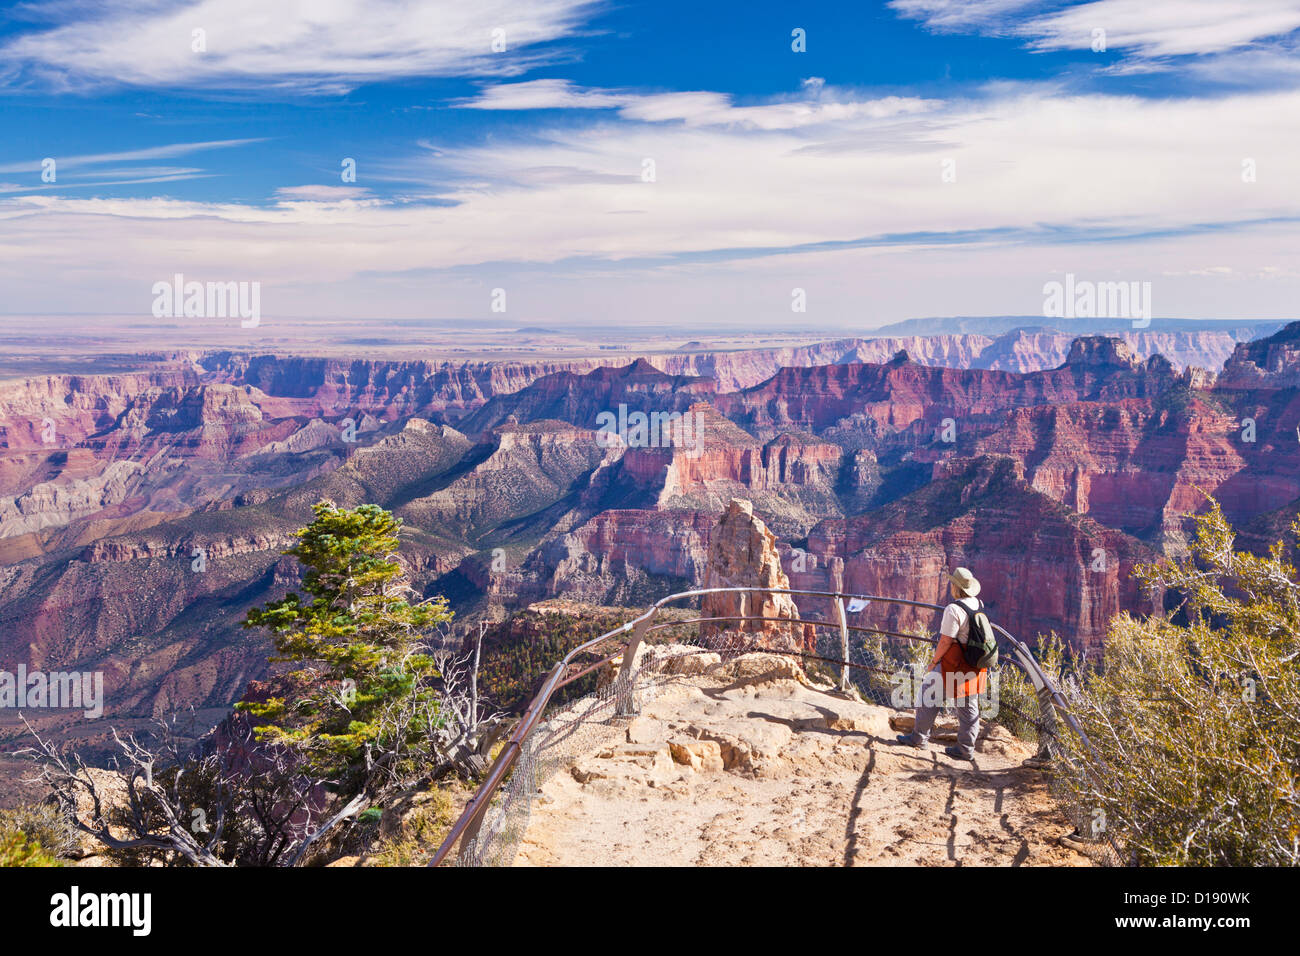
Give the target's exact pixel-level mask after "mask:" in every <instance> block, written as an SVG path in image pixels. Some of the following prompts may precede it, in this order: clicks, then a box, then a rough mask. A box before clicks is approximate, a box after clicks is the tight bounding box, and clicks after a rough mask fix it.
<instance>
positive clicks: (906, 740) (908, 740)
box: [894, 734, 925, 750]
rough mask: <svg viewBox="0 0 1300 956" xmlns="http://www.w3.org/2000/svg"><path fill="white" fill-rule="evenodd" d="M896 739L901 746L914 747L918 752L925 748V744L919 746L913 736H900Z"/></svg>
mask: <svg viewBox="0 0 1300 956" xmlns="http://www.w3.org/2000/svg"><path fill="white" fill-rule="evenodd" d="M894 739H895V740H897V741H898V742H899V743H900V744H903V745H904V746H907V747H914V748H915V749H917V750H921V749H923V748H924V747H925V744H918V743H917V742H916V738H915V737H913V736H912V735H911V734H899V735H898V736H897V737H895V738H894Z"/></svg>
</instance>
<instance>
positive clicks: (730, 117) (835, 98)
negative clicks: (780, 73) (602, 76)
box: [456, 78, 939, 130]
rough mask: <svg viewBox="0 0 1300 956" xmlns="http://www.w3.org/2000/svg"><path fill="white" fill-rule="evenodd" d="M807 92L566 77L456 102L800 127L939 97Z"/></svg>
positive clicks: (502, 87) (908, 108)
mask: <svg viewBox="0 0 1300 956" xmlns="http://www.w3.org/2000/svg"><path fill="white" fill-rule="evenodd" d="M804 89H805V90H806V91H807V93H806V95H805V96H803V97H799V98H795V97H789V98H784V99H780V100H775V101H771V102H767V103H762V104H758V105H752V106H737V105H736V104H735V102H734V100H733V98H732V97H731V96H729V95H727V94H725V93H717V92H712V91H686V92H677V93H636V92H626V91H618V90H601V89H583V88H581V87H577V86H574V85H573V84H572V83H570V82H569V81H567V80H529V81H527V82H523V83H505V84H498V85H495V86H489V87H487V88H485V89H484V90H483V91H482V92H480V94H479V95H478V96H476V97H474V98H472V99H468V100H462V101H461V102H459V103H457V104H456V105H457V106H461V107H464V108H467V109H478V110H539V109H616V110H617V111H618V115H619V116H620V117H621V118H622V119H626V120H636V121H640V122H646V123H666V122H681V123H684V124H685V125H687V126H736V127H743V128H747V129H758V130H782V129H796V128H798V127H801V126H816V125H821V124H826V123H836V122H843V121H846V120H853V119H884V118H886V117H891V116H898V115H901V114H907V113H920V112H924V111H926V110H929V109H933V108H934V107H936V106H937V105H939V103H938V101H937V100H926V99H923V98H920V97H912V96H887V97H882V98H878V99H871V98H855V97H854V96H853V95H852V94H851V93H847V92H840V91H835V90H829V89H826V88H825V86H824V83H823V82H818V81H817V80H816V79H815V78H814V80H813V81H812V82H809V81H805V84H804Z"/></svg>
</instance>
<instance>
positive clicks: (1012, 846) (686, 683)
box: [516, 655, 1089, 866]
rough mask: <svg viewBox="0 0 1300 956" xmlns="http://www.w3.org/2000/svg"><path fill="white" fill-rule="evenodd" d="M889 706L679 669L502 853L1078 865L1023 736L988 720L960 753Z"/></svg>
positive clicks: (558, 782) (609, 861)
mask: <svg viewBox="0 0 1300 956" xmlns="http://www.w3.org/2000/svg"><path fill="white" fill-rule="evenodd" d="M764 656H766V655H764ZM760 676H762V675H760ZM894 713H895V712H894V711H890V710H888V709H886V708H883V707H877V706H874V705H870V704H864V703H859V702H857V701H851V700H846V699H844V698H843V697H840V696H837V695H834V694H831V693H828V692H827V691H825V690H818V689H816V688H813V687H809V686H807V685H806V684H805V683H803V682H801V681H799V680H795V679H789V678H788V677H784V678H778V679H775V680H766V679H762V680H757V681H753V680H746V679H741V680H732V681H720V680H715V679H709V678H691V679H682V680H680V681H679V682H678V683H676V684H675V685H674V686H673V687H672V688H671V690H670V691H668V692H667V693H665V694H663V695H662V696H660V697H659V698H658V699H656V700H655V701H653V702H651V703H649V704H647V705H646V706H645V707H644V708H643V710H642V714H641V716H640V717H638V718H636V719H635V720H634V721H633V722H632V723H631V724H630V726H629V727H628V728H627V731H626V735H625V738H626V739H625V740H622V741H620V742H618V743H616V744H613V745H609V746H606V747H604V748H603V749H600V750H597V751H596V752H594V753H591V754H587V755H584V756H583V757H581V758H579V759H578V760H577V761H576V762H575V763H574V764H573V765H572V766H571V767H569V768H567V769H566V770H563V771H561V772H560V773H558V774H556V776H555V777H553V778H552V779H551V780H550V781H549V782H548V783H546V785H545V786H544V787H543V790H542V798H541V802H540V803H539V804H538V805H537V806H536V807H535V808H534V810H533V816H532V819H531V823H530V826H529V828H528V831H527V833H526V834H525V836H524V841H523V843H522V845H521V847H520V850H519V855H518V857H517V859H516V865H522V866H556V865H617V866H665V865H687V866H861V865H877V866H879V865H902V866H952V865H958V864H960V865H999V866H1000V865H1028V866H1080V865H1083V866H1086V865H1089V861H1088V860H1087V859H1086V858H1085V857H1082V856H1080V855H1079V854H1077V853H1075V852H1073V851H1072V850H1069V849H1066V848H1065V847H1062V846H1060V845H1058V844H1057V843H1056V840H1057V838H1058V837H1059V836H1061V835H1062V834H1064V833H1066V832H1068V831H1069V830H1070V826H1069V825H1068V824H1067V822H1066V819H1065V816H1064V815H1063V814H1062V813H1061V812H1060V810H1059V809H1058V808H1057V807H1056V805H1055V804H1054V802H1053V801H1052V799H1051V798H1050V796H1049V795H1048V792H1047V784H1046V781H1045V779H1044V777H1043V775H1042V772H1041V771H1035V770H1030V769H1025V768H1022V767H1021V766H1020V763H1021V761H1022V760H1023V759H1024V758H1025V757H1026V756H1029V754H1030V753H1032V748H1031V747H1029V746H1028V745H1026V744H1025V743H1023V742H1022V741H1019V740H1017V739H1016V738H1014V737H1012V736H1011V735H1010V734H1009V733H1008V732H1007V731H1006V730H1005V729H1003V728H1001V727H997V726H992V727H991V728H988V729H987V730H986V731H985V732H984V734H983V736H982V739H981V741H980V743H979V745H978V748H977V754H976V759H975V763H974V766H972V765H971V764H969V763H961V762H958V761H954V760H952V759H950V758H949V757H947V756H945V755H944V754H943V752H942V751H943V743H942V742H937V743H934V742H932V744H931V746H930V749H929V750H927V751H917V750H914V749H911V748H907V747H904V746H901V745H899V744H897V743H896V742H895V741H894V733H895V732H894V730H893V729H892V728H891V727H890V723H889V719H890V716H891V715H893V714H894Z"/></svg>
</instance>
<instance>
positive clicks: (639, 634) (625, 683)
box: [614, 608, 657, 717]
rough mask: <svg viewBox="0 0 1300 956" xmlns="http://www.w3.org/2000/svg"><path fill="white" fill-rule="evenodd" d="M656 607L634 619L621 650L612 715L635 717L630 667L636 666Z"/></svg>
mask: <svg viewBox="0 0 1300 956" xmlns="http://www.w3.org/2000/svg"><path fill="white" fill-rule="evenodd" d="M656 610H657V608H651V609H650V611H649V612H648V613H646V614H644V615H642V616H641V617H640V618H638V619H637V620H636V622H635V623H634V624H633V626H632V636H631V637H630V638H628V641H627V649H626V650H624V651H623V661H622V663H621V664H620V665H619V668H618V679H617V680H616V681H615V682H614V716H615V717H635V716H636V701H635V700H634V699H633V694H632V688H633V683H632V669H633V667H635V666H636V652H637V650H638V649H640V647H641V639H642V638H643V637H645V632H646V629H647V628H649V626H650V621H651V620H652V619H653V618H654V612H655V611H656Z"/></svg>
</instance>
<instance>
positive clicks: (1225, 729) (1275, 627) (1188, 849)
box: [1063, 503, 1300, 866]
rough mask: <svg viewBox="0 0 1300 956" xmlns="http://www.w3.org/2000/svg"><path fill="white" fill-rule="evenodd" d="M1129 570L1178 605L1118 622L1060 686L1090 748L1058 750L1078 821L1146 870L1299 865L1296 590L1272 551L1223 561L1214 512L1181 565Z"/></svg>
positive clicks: (1200, 524) (1299, 628)
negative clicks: (1090, 667) (1092, 658)
mask: <svg viewBox="0 0 1300 956" xmlns="http://www.w3.org/2000/svg"><path fill="white" fill-rule="evenodd" d="M1291 532H1292V535H1293V536H1300V521H1297V522H1296V523H1295V524H1293V525H1292V528H1291ZM1136 573H1137V574H1138V576H1139V577H1141V578H1143V579H1144V580H1145V581H1146V582H1147V583H1148V584H1149V585H1155V586H1158V587H1163V588H1165V589H1168V590H1169V591H1170V592H1171V593H1173V594H1175V595H1177V596H1178V597H1179V598H1180V599H1181V603H1180V604H1179V605H1178V607H1177V608H1176V609H1175V610H1173V611H1172V612H1170V613H1168V614H1163V615H1152V616H1150V617H1148V618H1146V619H1142V620H1139V619H1136V618H1133V617H1131V616H1129V615H1127V614H1121V615H1119V616H1118V617H1117V618H1115V619H1114V621H1112V623H1111V626H1110V629H1109V633H1108V636H1107V639H1106V647H1105V662H1104V667H1103V668H1101V669H1100V670H1097V671H1094V672H1091V673H1088V674H1086V675H1084V676H1083V677H1082V678H1081V679H1080V680H1079V681H1077V682H1070V683H1068V684H1067V697H1068V698H1069V702H1070V704H1071V706H1072V708H1073V709H1074V711H1075V713H1076V714H1077V716H1078V717H1079V718H1080V720H1081V721H1082V723H1083V726H1084V729H1085V730H1086V731H1087V733H1088V735H1089V736H1090V737H1091V739H1092V741H1093V744H1094V745H1095V748H1096V750H1095V752H1094V753H1090V752H1088V751H1086V750H1085V749H1083V748H1082V747H1081V746H1078V745H1077V744H1076V745H1074V746H1072V747H1070V748H1069V749H1070V750H1072V753H1070V754H1069V756H1070V757H1071V758H1072V761H1071V763H1070V765H1069V766H1067V768H1066V771H1065V774H1064V780H1065V782H1066V783H1067V785H1068V786H1069V787H1070V788H1071V789H1072V790H1073V791H1074V794H1075V796H1076V798H1077V800H1078V805H1079V807H1080V808H1081V809H1082V810H1083V811H1084V814H1083V815H1084V817H1085V818H1088V819H1090V820H1091V822H1092V825H1093V829H1094V830H1096V831H1100V830H1103V829H1104V831H1105V832H1106V834H1107V835H1108V836H1110V837H1111V838H1113V839H1114V840H1115V842H1117V843H1118V844H1119V845H1120V846H1121V848H1122V849H1123V851H1124V852H1125V853H1126V855H1127V854H1131V855H1132V856H1134V857H1135V858H1136V859H1137V861H1138V862H1140V863H1143V864H1147V865H1194V866H1225V865H1235V866H1250V865H1273V866H1277V865H1296V864H1298V863H1300V793H1298V792H1297V781H1300V583H1297V577H1296V569H1295V567H1293V566H1292V564H1291V563H1290V562H1289V561H1288V560H1287V558H1286V549H1285V548H1284V545H1283V543H1281V542H1279V543H1277V544H1276V545H1274V546H1273V548H1272V549H1271V550H1270V551H1269V553H1268V554H1267V555H1264V556H1259V555H1254V554H1249V553H1244V552H1240V551H1237V550H1235V549H1234V537H1233V532H1232V529H1231V527H1230V526H1229V525H1228V522H1227V520H1226V519H1225V518H1224V516H1223V512H1222V511H1221V510H1220V509H1219V506H1218V504H1217V503H1215V504H1214V506H1213V507H1212V508H1211V510H1210V511H1209V513H1207V514H1205V515H1203V516H1200V517H1199V518H1198V519H1197V531H1196V535H1195V538H1194V540H1193V542H1192V543H1191V547H1190V554H1189V555H1188V556H1187V557H1186V558H1183V559H1179V560H1175V561H1173V562H1162V563H1160V564H1158V565H1154V566H1147V567H1143V568H1139V569H1138V570H1137V572H1136ZM1063 740H1064V741H1066V742H1067V743H1068V736H1067V738H1063Z"/></svg>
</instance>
